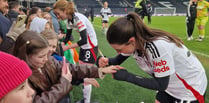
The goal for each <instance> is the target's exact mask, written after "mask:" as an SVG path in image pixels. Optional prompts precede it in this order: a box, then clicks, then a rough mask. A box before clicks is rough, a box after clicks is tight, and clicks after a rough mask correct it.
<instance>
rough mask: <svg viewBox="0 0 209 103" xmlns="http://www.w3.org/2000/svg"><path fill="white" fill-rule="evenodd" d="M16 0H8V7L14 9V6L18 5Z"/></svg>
mask: <svg viewBox="0 0 209 103" xmlns="http://www.w3.org/2000/svg"><path fill="white" fill-rule="evenodd" d="M18 5H19V4H18V2H16V1H10V2H9V9H14V8H15V7H18Z"/></svg>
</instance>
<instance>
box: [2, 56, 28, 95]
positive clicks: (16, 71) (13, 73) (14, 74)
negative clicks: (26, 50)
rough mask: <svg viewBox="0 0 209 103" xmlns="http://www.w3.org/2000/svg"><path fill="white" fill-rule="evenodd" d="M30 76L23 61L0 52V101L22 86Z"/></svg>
mask: <svg viewBox="0 0 209 103" xmlns="http://www.w3.org/2000/svg"><path fill="white" fill-rule="evenodd" d="M31 74H32V71H31V70H30V68H29V67H28V65H27V64H26V63H25V62H24V61H23V60H20V59H18V58H16V57H14V56H12V55H10V54H7V53H4V52H0V99H1V98H2V97H4V96H5V95H6V94H7V93H9V92H10V91H11V90H13V89H15V88H16V87H18V86H19V85H20V84H22V83H23V82H24V81H25V80H26V79H27V78H28V77H29V76H30V75H31Z"/></svg>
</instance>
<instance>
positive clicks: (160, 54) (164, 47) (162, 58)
mask: <svg viewBox="0 0 209 103" xmlns="http://www.w3.org/2000/svg"><path fill="white" fill-rule="evenodd" d="M173 45H175V44H173V43H169V42H167V41H164V40H159V41H157V42H154V43H153V44H152V45H151V46H150V51H151V54H152V57H153V58H154V59H153V61H152V63H153V68H154V75H155V76H156V77H165V76H168V75H171V74H173V73H174V72H175V68H174V67H175V66H174V59H173V54H172V47H173Z"/></svg>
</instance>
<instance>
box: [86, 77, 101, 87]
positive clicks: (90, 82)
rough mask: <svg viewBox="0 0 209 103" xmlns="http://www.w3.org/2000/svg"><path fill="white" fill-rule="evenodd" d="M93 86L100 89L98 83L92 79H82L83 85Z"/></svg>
mask: <svg viewBox="0 0 209 103" xmlns="http://www.w3.org/2000/svg"><path fill="white" fill-rule="evenodd" d="M89 84H91V85H93V86H94V87H96V88H97V87H100V85H99V83H98V82H97V80H96V79H94V78H84V85H89Z"/></svg>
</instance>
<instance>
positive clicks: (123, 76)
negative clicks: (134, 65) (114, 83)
mask: <svg viewBox="0 0 209 103" xmlns="http://www.w3.org/2000/svg"><path fill="white" fill-rule="evenodd" d="M128 76H129V73H128V71H127V70H125V69H120V70H117V72H116V73H113V77H114V79H116V80H121V81H127V77H128Z"/></svg>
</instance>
